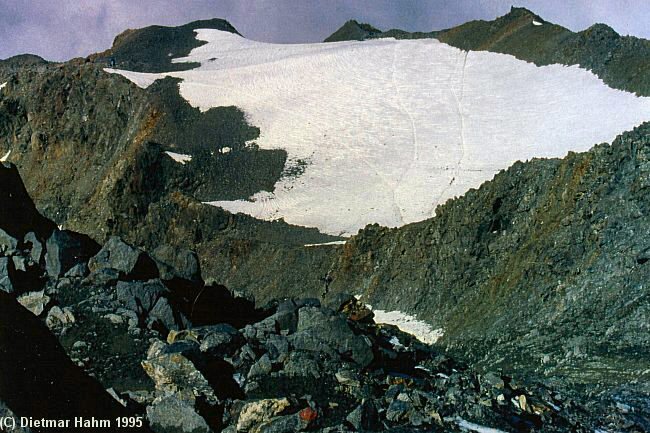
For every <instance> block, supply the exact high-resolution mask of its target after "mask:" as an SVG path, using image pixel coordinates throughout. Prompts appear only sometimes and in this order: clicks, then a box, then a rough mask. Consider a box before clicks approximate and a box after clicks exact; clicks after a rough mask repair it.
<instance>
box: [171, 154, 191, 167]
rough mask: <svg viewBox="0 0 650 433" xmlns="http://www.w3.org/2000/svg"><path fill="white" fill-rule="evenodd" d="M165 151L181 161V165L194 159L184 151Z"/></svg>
mask: <svg viewBox="0 0 650 433" xmlns="http://www.w3.org/2000/svg"><path fill="white" fill-rule="evenodd" d="M165 153H166V154H167V155H168V156H169V157H170V158H171V159H173V160H174V161H176V162H178V163H180V164H181V165H185V163H186V162H190V161H191V160H192V155H185V154H184V153H176V152H165Z"/></svg>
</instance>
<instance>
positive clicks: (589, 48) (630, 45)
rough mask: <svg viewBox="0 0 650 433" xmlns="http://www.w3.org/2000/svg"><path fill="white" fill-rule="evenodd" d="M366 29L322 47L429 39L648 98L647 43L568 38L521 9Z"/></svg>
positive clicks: (610, 37)
mask: <svg viewBox="0 0 650 433" xmlns="http://www.w3.org/2000/svg"><path fill="white" fill-rule="evenodd" d="M365 28H370V29H374V28H373V27H372V26H370V25H369V24H358V23H357V25H355V23H354V22H347V23H346V24H344V25H343V26H342V27H341V28H340V29H339V30H337V31H336V32H334V33H333V34H332V35H331V36H329V37H328V38H327V39H325V42H336V41H343V40H363V39H373V38H391V37H392V38H397V39H422V38H435V39H438V40H440V41H441V42H444V43H446V44H449V45H452V46H454V47H457V48H460V49H462V50H472V51H479V50H486V51H492V52H496V53H503V54H510V55H513V56H515V57H517V58H518V59H521V60H526V61H528V62H533V63H535V64H536V65H538V66H542V65H550V64H563V65H579V66H580V67H582V68H584V69H587V70H590V71H592V72H593V73H594V74H596V75H597V76H598V77H600V78H601V79H602V80H603V81H604V82H605V83H607V84H608V85H609V86H611V87H613V88H616V89H621V90H626V91H628V92H634V93H636V94H638V95H643V96H649V95H650V78H648V77H650V66H649V65H648V62H647V61H646V59H647V58H648V56H649V55H650V41H647V40H645V39H640V38H635V37H632V36H621V35H619V34H618V33H616V32H615V31H614V30H613V29H612V28H611V27H609V26H607V25H605V24H595V25H593V26H591V27H589V28H588V29H585V30H583V31H581V32H577V33H574V32H572V31H570V30H568V29H566V28H564V27H562V26H559V25H557V24H553V23H551V22H548V21H546V20H544V19H543V18H541V17H540V16H538V15H536V14H535V13H533V12H531V11H529V10H527V9H525V8H518V7H512V9H511V10H510V12H509V13H508V14H506V15H504V16H502V17H498V18H497V19H495V20H493V21H483V20H477V21H470V22H468V23H465V24H462V25H460V26H457V27H453V28H450V29H445V30H437V31H432V32H406V31H404V30H399V29H391V30H388V31H384V32H382V31H379V30H376V29H375V30H373V31H364V30H363V29H365Z"/></svg>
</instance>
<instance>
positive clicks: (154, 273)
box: [88, 236, 159, 280]
mask: <svg viewBox="0 0 650 433" xmlns="http://www.w3.org/2000/svg"><path fill="white" fill-rule="evenodd" d="M88 268H89V269H90V271H91V272H92V273H96V272H99V271H100V270H101V269H115V270H116V271H118V272H119V273H120V278H122V279H128V280H150V279H153V278H157V277H158V275H159V274H158V268H157V266H156V263H155V262H154V261H153V259H151V257H149V256H148V255H147V254H146V253H145V252H144V251H142V250H140V249H138V248H135V247H133V246H131V245H129V244H127V243H126V242H124V241H123V240H122V239H120V238H119V237H117V236H113V237H111V238H110V239H109V240H108V242H106V244H104V246H103V247H102V248H101V250H100V251H99V252H98V253H97V254H96V255H95V256H94V257H92V258H91V259H90V260H89V262H88Z"/></svg>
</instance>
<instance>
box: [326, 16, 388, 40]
mask: <svg viewBox="0 0 650 433" xmlns="http://www.w3.org/2000/svg"><path fill="white" fill-rule="evenodd" d="M379 33H381V30H379V29H377V28H375V27H373V26H371V25H370V24H365V23H359V22H358V21H356V20H349V21H347V22H346V23H345V24H343V26H341V27H340V28H339V29H338V30H337V31H335V32H334V33H332V34H331V35H330V36H329V37H328V38H327V39H325V42H341V41H362V40H364V39H367V38H369V37H371V36H373V35H376V34H379Z"/></svg>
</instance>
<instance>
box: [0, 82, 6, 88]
mask: <svg viewBox="0 0 650 433" xmlns="http://www.w3.org/2000/svg"><path fill="white" fill-rule="evenodd" d="M6 85H7V82H6V81H5V82H4V83H2V84H0V89H4V88H5V86H6Z"/></svg>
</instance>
